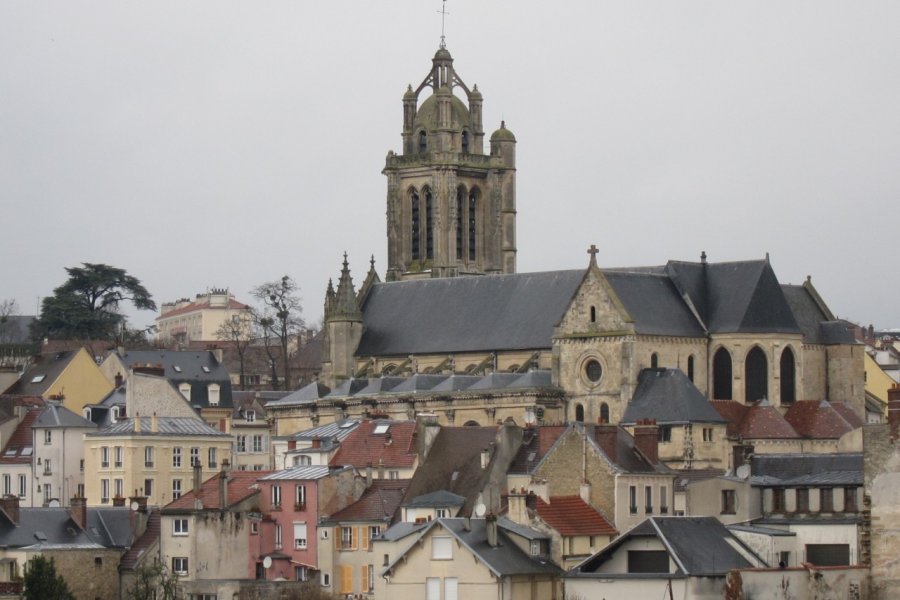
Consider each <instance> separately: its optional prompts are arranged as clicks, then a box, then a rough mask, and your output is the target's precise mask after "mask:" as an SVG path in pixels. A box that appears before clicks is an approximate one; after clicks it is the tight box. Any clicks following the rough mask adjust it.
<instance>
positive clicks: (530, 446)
mask: <svg viewBox="0 0 900 600" xmlns="http://www.w3.org/2000/svg"><path fill="white" fill-rule="evenodd" d="M567 429H568V427H567V426H566V425H541V426H540V427H534V428H529V429H526V430H525V432H524V436H523V439H522V445H521V446H520V447H519V451H518V452H517V453H516V456H515V458H514V459H513V462H512V464H511V465H510V467H509V471H508V472H509V473H510V474H518V473H524V474H528V473H531V472H533V471H534V470H535V469H536V468H537V467H538V465H540V464H541V461H542V460H544V456H546V455H547V452H549V451H550V448H552V447H553V445H554V444H555V443H556V441H557V440H558V439H559V438H560V436H562V434H563V433H565V432H566V430H567Z"/></svg>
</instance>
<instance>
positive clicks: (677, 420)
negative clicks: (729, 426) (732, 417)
mask: <svg viewBox="0 0 900 600" xmlns="http://www.w3.org/2000/svg"><path fill="white" fill-rule="evenodd" d="M639 419H656V422H657V423H659V424H684V423H725V419H723V418H722V416H721V415H720V414H719V413H718V412H716V409H714V408H713V407H712V405H710V403H709V401H708V400H707V398H706V396H704V395H703V393H702V392H700V390H698V389H697V387H696V386H695V385H694V384H693V383H692V382H691V380H690V379H688V378H687V375H685V374H684V373H683V372H682V371H681V369H644V370H642V371H641V373H640V375H638V384H637V388H636V389H635V390H634V395H633V396H632V398H631V402H629V403H628V406H627V408H626V409H625V414H624V415H623V416H622V423H628V424H632V423H636V422H637V421H638V420H639Z"/></svg>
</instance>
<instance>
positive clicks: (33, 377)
mask: <svg viewBox="0 0 900 600" xmlns="http://www.w3.org/2000/svg"><path fill="white" fill-rule="evenodd" d="M78 352H79V351H78V350H67V351H65V352H56V353H50V354H40V355H39V356H37V357H35V360H34V364H33V365H32V366H31V368H30V369H28V370H27V371H25V373H23V374H22V376H21V377H19V379H18V380H17V381H16V382H15V383H13V384H12V385H11V386H9V388H8V389H7V390H6V392H5V393H7V394H15V395H18V396H43V395H44V394H45V393H46V392H47V390H48V389H50V386H52V385H53V384H54V383H55V382H56V380H57V379H59V376H60V375H62V373H63V371H65V370H66V368H67V367H68V366H69V364H70V363H71V362H72V359H74V358H75V355H76V354H78ZM38 379H39V381H38Z"/></svg>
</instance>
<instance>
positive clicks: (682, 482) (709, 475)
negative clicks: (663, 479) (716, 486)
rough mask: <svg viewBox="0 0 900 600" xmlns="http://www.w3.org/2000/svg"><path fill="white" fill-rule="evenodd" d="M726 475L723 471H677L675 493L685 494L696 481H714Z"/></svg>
mask: <svg viewBox="0 0 900 600" xmlns="http://www.w3.org/2000/svg"><path fill="white" fill-rule="evenodd" d="M724 474H725V471H724V470H722V469H683V470H678V471H675V491H676V492H683V491H685V490H686V489H687V486H688V485H690V484H692V483H694V482H695V481H703V480H705V479H714V478H716V477H721V476H722V475H724Z"/></svg>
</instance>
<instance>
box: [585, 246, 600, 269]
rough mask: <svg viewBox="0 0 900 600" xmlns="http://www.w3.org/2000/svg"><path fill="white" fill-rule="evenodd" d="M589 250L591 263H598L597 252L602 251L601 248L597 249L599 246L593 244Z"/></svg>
mask: <svg viewBox="0 0 900 600" xmlns="http://www.w3.org/2000/svg"><path fill="white" fill-rule="evenodd" d="M587 252H588V254H590V255H591V264H592V265H596V264H597V253H598V252H600V251H599V250H597V246H595V245H594V244H591V247H590V248H588V251H587Z"/></svg>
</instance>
